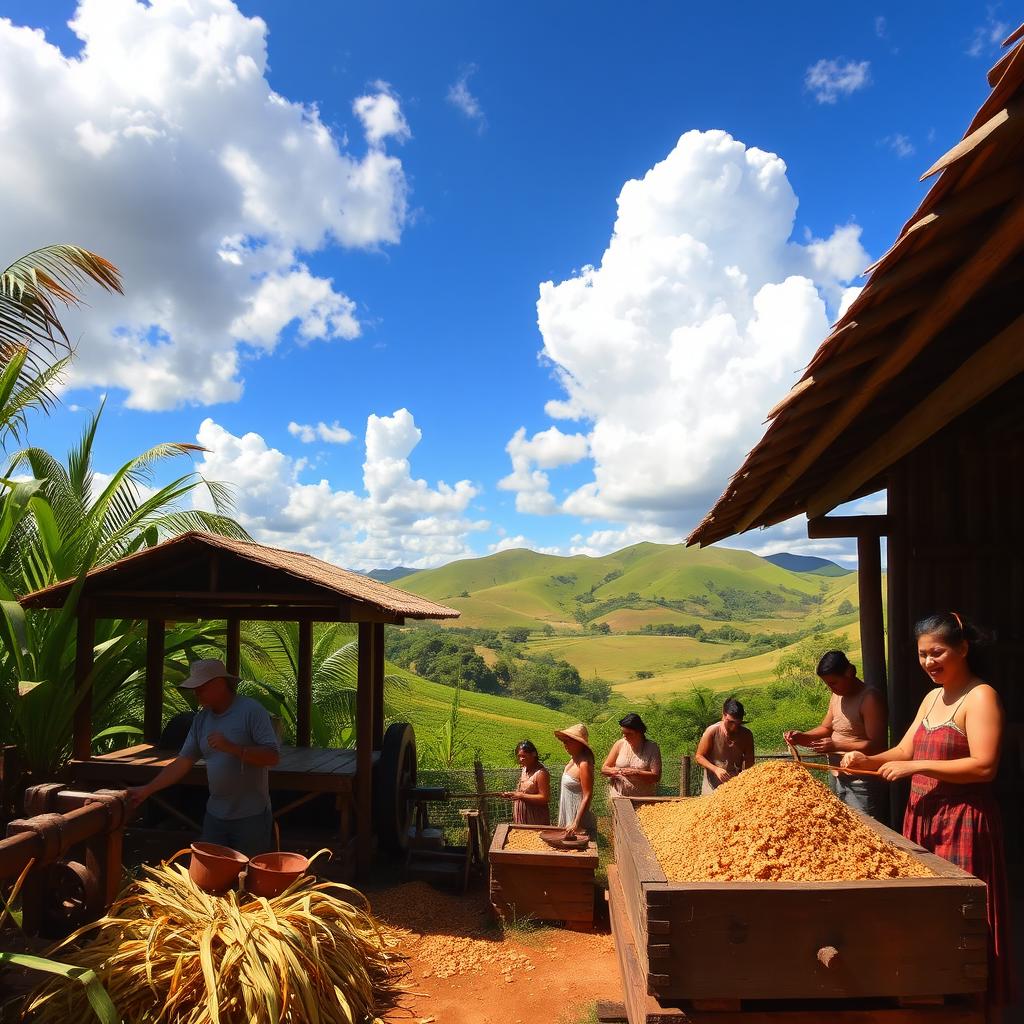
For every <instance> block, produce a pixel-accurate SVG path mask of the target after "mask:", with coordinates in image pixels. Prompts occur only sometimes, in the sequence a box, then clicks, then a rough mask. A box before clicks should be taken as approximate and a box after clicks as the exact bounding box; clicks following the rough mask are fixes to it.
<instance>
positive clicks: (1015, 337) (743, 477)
mask: <svg viewBox="0 0 1024 1024" xmlns="http://www.w3.org/2000/svg"><path fill="white" fill-rule="evenodd" d="M1004 46H1005V47H1007V48H1008V49H1007V52H1006V54H1005V55H1004V56H1003V57H1002V58H1001V59H1000V60H999V62H998V63H997V64H996V65H995V66H994V67H993V68H992V70H991V71H990V72H989V76H988V80H989V85H990V86H991V87H992V92H991V94H990V96H989V97H988V99H987V100H986V101H985V103H983V104H982V106H981V109H980V110H979V111H978V113H977V114H976V115H975V117H974V120H973V121H972V122H971V124H970V126H969V127H968V129H967V132H966V133H965V135H964V137H963V139H962V141H960V142H959V143H958V144H957V145H956V146H954V147H953V148H952V149H950V150H949V152H947V153H946V154H945V156H943V157H942V158H941V159H939V160H938V161H937V162H936V163H935V164H934V165H933V166H932V167H930V168H929V169H928V170H927V171H926V172H925V174H924V175H923V176H922V180H923V179H924V178H927V177H929V176H931V175H933V174H939V177H938V179H937V180H936V182H935V184H934V185H933V186H932V188H931V190H930V191H929V192H928V195H927V196H926V197H925V199H924V201H923V202H922V203H921V205H920V206H919V207H918V209H917V211H916V212H915V213H914V215H913V216H912V217H911V218H910V220H909V221H907V223H906V225H905V226H904V228H903V230H902V231H901V232H900V234H899V237H898V238H897V240H896V242H895V244H894V245H893V246H892V248H890V249H889V251H888V252H887V253H886V254H885V255H884V256H883V257H882V258H881V259H880V260H879V261H878V262H877V263H875V264H874V265H873V266H872V267H869V268H868V270H867V271H866V272H865V273H868V274H870V277H869V280H868V282H867V284H866V285H865V287H864V289H863V291H862V292H861V293H860V295H859V296H858V297H857V299H856V300H855V301H854V302H853V304H852V305H851V306H850V308H849V310H848V311H847V312H846V314H845V315H844V316H843V317H841V318H840V319H839V321H838V322H837V323H836V324H835V326H834V327H833V328H832V330H831V332H830V333H829V335H828V337H827V338H826V339H825V340H824V341H823V342H822V344H821V346H820V348H819V349H818V351H817V352H816V353H815V355H814V358H813V359H812V360H811V362H810V363H809V365H808V366H807V369H806V370H805V371H804V373H803V375H802V376H801V378H800V380H799V381H798V382H797V384H796V385H795V386H794V387H793V388H792V390H791V391H790V392H789V394H788V395H786V397H785V398H783V400H782V401H781V402H779V404H778V405H776V406H775V408H774V409H772V410H771V411H770V412H769V413H768V420H769V421H770V425H769V427H768V429H767V431H766V432H765V435H764V437H763V438H762V439H761V441H760V442H759V443H758V444H757V446H756V447H755V448H754V449H753V450H752V451H751V452H750V454H749V455H748V456H747V459H746V461H745V462H744V463H743V465H742V466H741V467H740V469H739V470H738V471H737V472H736V474H735V475H734V476H733V477H732V479H731V480H730V481H729V484H728V486H727V487H726V489H725V491H724V493H723V494H722V496H721V497H720V498H719V499H718V501H717V502H716V503H715V506H714V507H713V508H712V509H711V511H710V512H709V513H708V514H707V516H705V518H704V520H703V521H702V522H701V523H700V525H699V526H698V527H697V528H696V529H695V530H694V531H693V533H691V534H690V536H689V537H688V538H687V543H688V544H702V545H703V544H711V543H714V542H715V541H717V540H721V539H723V538H725V537H729V536H731V535H733V534H736V533H742V532H744V531H745V530H749V529H751V528H752V527H755V526H769V525H771V524H773V523H778V522H781V521H782V520H784V519H788V518H790V517H791V516H794V515H797V514H799V513H801V512H806V513H808V515H812V516H816V515H821V514H824V513H825V512H828V511H829V510H831V509H832V508H834V507H835V506H836V505H839V504H841V503H843V502H844V501H848V500H851V499H853V498H857V497H860V496H862V495H864V494H868V493H870V492H872V491H874V490H878V489H879V488H880V487H881V486H884V483H885V475H886V471H887V470H888V468H889V467H890V466H892V465H893V464H894V463H895V462H897V461H898V460H899V459H900V458H902V457H903V456H904V455H906V454H907V453H908V452H909V451H912V450H913V448H915V447H916V446H917V445H918V444H920V443H921V442H922V441H923V440H925V439H926V438H927V437H928V436H931V435H932V434H934V433H936V432H937V431H938V430H939V429H941V428H942V427H943V426H945V425H946V423H948V422H951V420H952V419H954V418H956V416H958V415H960V414H961V413H962V412H964V411H966V409H968V408H970V407H971V406H972V405H974V404H977V402H979V401H981V399H983V398H985V397H986V396H987V395H988V394H991V393H992V392H993V391H995V390H997V389H998V388H999V387H1001V386H1002V385H1003V384H1005V383H1006V382H1007V381H1008V380H1010V379H1012V378H1013V377H1014V376H1016V375H1017V374H1019V373H1021V372H1024V362H1022V358H1024V357H1022V353H1024V318H1022V317H1021V313H1022V310H1024V302H1022V299H1021V296H1022V289H1024V258H1022V251H1024V184H1022V183H1024V25H1022V26H1021V27H1020V28H1019V29H1017V31H1016V32H1014V33H1013V34H1012V35H1011V36H1010V37H1009V38H1008V39H1007V40H1006V41H1005V43H1004Z"/></svg>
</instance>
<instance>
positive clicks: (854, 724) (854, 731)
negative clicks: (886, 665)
mask: <svg viewBox="0 0 1024 1024" xmlns="http://www.w3.org/2000/svg"><path fill="white" fill-rule="evenodd" d="M872 692H877V691H875V689H874V687H871V686H868V685H867V683H865V684H864V685H863V686H861V688H860V689H859V690H858V691H857V692H856V693H850V694H846V695H845V696H840V695H839V694H838V693H833V694H832V696H831V698H830V699H829V702H828V707H829V710H830V711H831V712H832V735H833V736H834V737H839V738H840V739H846V740H866V739H867V738H868V734H867V729H866V728H865V727H864V700H865V698H866V697H867V695H868V694H869V693H872ZM842 757H843V755H842V754H838V753H836V754H829V755H828V763H829V764H834V765H837V764H839V762H840V761H841V760H842ZM832 774H833V775H835V774H837V773H836V772H833V773H832Z"/></svg>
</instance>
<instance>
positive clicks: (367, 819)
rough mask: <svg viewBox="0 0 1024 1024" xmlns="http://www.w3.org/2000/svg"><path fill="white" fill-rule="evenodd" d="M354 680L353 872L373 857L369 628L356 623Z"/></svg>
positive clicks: (370, 625) (366, 864)
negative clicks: (356, 662)
mask: <svg viewBox="0 0 1024 1024" xmlns="http://www.w3.org/2000/svg"><path fill="white" fill-rule="evenodd" d="M358 666H359V667H358V673H357V677H356V869H357V870H358V871H360V872H364V871H365V870H366V869H367V868H368V867H369V866H370V860H371V858H372V856H373V821H372V813H371V812H372V805H373V624H372V623H369V622H360V623H359V661H358Z"/></svg>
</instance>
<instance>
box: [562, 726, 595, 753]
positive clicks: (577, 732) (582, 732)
mask: <svg viewBox="0 0 1024 1024" xmlns="http://www.w3.org/2000/svg"><path fill="white" fill-rule="evenodd" d="M555 736H556V737H557V738H558V739H560V740H575V741H576V742H577V743H582V744H583V746H585V747H586V748H587V750H589V751H590V752H591V753H593V752H594V748H593V747H592V746H591V745H590V734H589V733H588V732H587V727H586V726H585V725H584V724H583V723H582V722H580V723H579V724H578V725H570V726H569V728H568V729H556V730H555Z"/></svg>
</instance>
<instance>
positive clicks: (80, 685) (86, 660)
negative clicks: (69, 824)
mask: <svg viewBox="0 0 1024 1024" xmlns="http://www.w3.org/2000/svg"><path fill="white" fill-rule="evenodd" d="M95 644H96V619H95V618H94V616H93V609H92V607H91V605H89V604H88V603H86V602H85V601H79V604H78V628H77V629H76V631H75V696H74V700H75V713H74V718H73V730H72V740H71V750H72V754H73V756H74V757H77V758H79V759H83V760H84V759H85V758H88V757H89V756H90V754H91V753H92V679H91V675H92V666H93V648H94V647H95Z"/></svg>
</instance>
